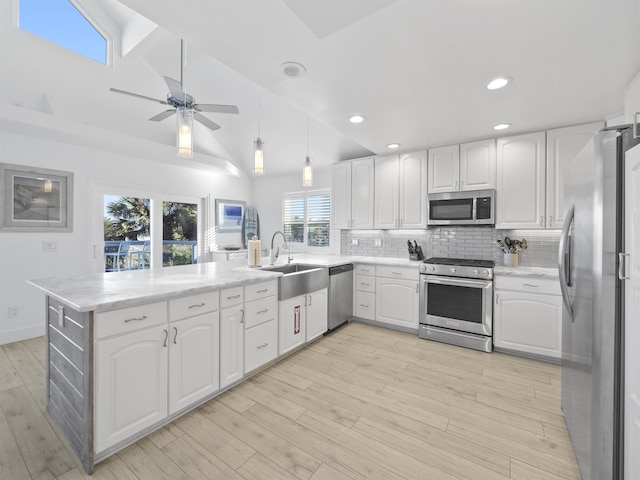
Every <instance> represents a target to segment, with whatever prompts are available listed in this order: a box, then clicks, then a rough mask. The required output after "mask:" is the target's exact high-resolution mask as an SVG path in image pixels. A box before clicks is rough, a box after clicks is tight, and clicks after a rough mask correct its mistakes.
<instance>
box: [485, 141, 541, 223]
mask: <svg viewBox="0 0 640 480" xmlns="http://www.w3.org/2000/svg"><path fill="white" fill-rule="evenodd" d="M545 183H546V180H545V132H537V133H530V134H526V135H517V136H513V137H506V138H499V139H498V141H497V184H496V228H498V229H513V228H527V229H539V228H545V215H546V213H545Z"/></svg>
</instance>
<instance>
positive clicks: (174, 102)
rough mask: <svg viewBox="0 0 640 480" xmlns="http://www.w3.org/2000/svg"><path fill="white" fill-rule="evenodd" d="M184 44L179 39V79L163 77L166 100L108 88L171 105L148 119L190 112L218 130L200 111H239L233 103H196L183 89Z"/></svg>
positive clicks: (161, 118)
mask: <svg viewBox="0 0 640 480" xmlns="http://www.w3.org/2000/svg"><path fill="white" fill-rule="evenodd" d="M185 57H186V55H185V46H184V42H183V40H180V81H177V80H174V79H173V78H171V77H167V76H165V77H164V80H165V82H167V85H168V87H169V93H167V99H166V100H160V99H157V98H152V97H147V96H146V95H140V94H138V93H132V92H127V91H125V90H120V89H118V88H110V90H111V91H112V92H115V93H122V94H124V95H130V96H132V97H137V98H142V99H143V100H151V101H152V102H157V103H160V104H162V105H171V107H173V108H170V109H169V110H165V111H164V112H161V113H159V114H158V115H155V116H153V117H151V118H150V119H149V120H151V121H152V122H159V121H161V120H164V119H165V118H168V117H170V116H171V115H174V114H175V113H176V112H178V113H180V114H182V115H184V114H185V113H186V114H190V115H192V116H193V119H194V120H196V121H198V122H200V123H201V124H202V125H204V126H205V127H207V128H209V129H210V130H218V129H219V128H220V125H218V124H217V123H215V122H214V121H212V120H209V119H208V118H207V117H205V116H204V115H202V114H201V113H200V112H211V113H239V110H238V107H237V106H235V105H217V104H212V103H196V100H195V98H193V97H192V96H191V95H189V94H188V93H186V92H185V91H184V76H185V73H184V70H185V68H184V66H185V64H186V60H185Z"/></svg>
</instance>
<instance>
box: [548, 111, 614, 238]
mask: <svg viewBox="0 0 640 480" xmlns="http://www.w3.org/2000/svg"><path fill="white" fill-rule="evenodd" d="M603 126H604V124H602V123H588V124H585V125H575V126H572V127H565V128H557V129H555V130H549V131H548V132H547V210H546V213H547V219H546V223H547V228H562V223H563V222H564V215H565V210H566V208H565V207H564V169H565V168H566V166H567V164H568V163H569V162H570V161H571V160H573V159H574V158H575V156H576V155H577V154H578V153H579V152H580V150H582V149H583V148H584V147H585V145H586V144H587V143H589V141H590V140H591V139H592V138H593V137H594V135H595V134H596V133H598V131H599V130H600V129H601V128H602V127H603Z"/></svg>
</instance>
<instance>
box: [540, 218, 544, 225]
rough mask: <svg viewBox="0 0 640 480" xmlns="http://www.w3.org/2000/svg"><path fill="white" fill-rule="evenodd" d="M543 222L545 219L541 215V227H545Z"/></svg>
mask: <svg viewBox="0 0 640 480" xmlns="http://www.w3.org/2000/svg"><path fill="white" fill-rule="evenodd" d="M543 222H544V217H543V216H542V215H540V226H541V227H543V226H544V224H543Z"/></svg>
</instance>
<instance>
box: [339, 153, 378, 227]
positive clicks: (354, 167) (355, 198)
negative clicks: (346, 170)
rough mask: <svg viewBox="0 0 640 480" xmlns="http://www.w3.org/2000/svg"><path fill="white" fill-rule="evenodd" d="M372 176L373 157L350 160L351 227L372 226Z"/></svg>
mask: <svg viewBox="0 0 640 480" xmlns="http://www.w3.org/2000/svg"><path fill="white" fill-rule="evenodd" d="M374 178H375V176H374V164H373V158H365V159H363V160H354V161H353V162H351V228H361V229H366V228H373V210H374V202H373V192H374V190H373V189H374ZM333 202H335V200H332V203H333Z"/></svg>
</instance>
